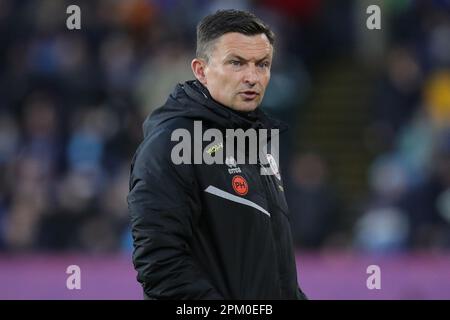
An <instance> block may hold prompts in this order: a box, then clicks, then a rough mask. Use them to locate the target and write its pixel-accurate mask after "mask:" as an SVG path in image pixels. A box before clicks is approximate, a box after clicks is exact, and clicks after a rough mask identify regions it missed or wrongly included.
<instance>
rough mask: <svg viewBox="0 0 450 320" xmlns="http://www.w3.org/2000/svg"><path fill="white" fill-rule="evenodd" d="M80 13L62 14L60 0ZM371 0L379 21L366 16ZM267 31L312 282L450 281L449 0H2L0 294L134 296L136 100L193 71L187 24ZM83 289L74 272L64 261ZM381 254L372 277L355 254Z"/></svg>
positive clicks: (310, 288)
mask: <svg viewBox="0 0 450 320" xmlns="http://www.w3.org/2000/svg"><path fill="white" fill-rule="evenodd" d="M71 4H76V5H78V6H80V8H81V26H82V28H81V30H72V31H70V30H68V29H67V28H66V19H67V17H68V15H67V14H66V8H67V6H69V5H71ZM371 4H377V5H379V6H380V7H381V17H382V23H381V26H382V29H381V30H368V29H367V28H366V19H367V17H368V16H369V15H368V14H366V8H367V7H368V6H369V5H371ZM220 8H236V9H248V10H250V11H252V12H254V13H256V14H257V15H259V16H260V17H262V18H263V19H264V20H265V21H266V22H268V23H269V24H270V25H271V26H272V27H273V28H274V29H275V32H276V34H277V44H276V55H275V62H274V67H273V72H272V80H271V84H270V87H269V89H268V92H267V93H266V97H265V101H264V106H263V107H264V108H265V109H266V111H267V112H268V113H271V114H272V115H274V116H277V117H279V118H281V119H283V120H285V121H286V122H288V124H289V125H290V128H291V129H290V135H289V136H288V137H286V139H285V141H284V143H282V155H281V161H282V169H284V171H283V173H284V179H285V184H286V186H285V189H286V193H287V198H288V202H289V204H290V208H291V213H292V224H293V233H294V236H295V243H296V247H297V250H298V269H299V280H300V283H301V285H302V287H303V289H304V290H305V292H306V293H307V294H308V295H309V296H310V298H312V299H450V1H448V0H433V1H431V0H430V1H425V0H423V1H419V0H415V1H414V0H385V1H381V0H373V1H368V0H362V1H356V0H355V1H347V0H342V1H341V0H340V1H326V0H298V1H295V0H277V1H275V0H252V1H251V0H248V1H206V0H185V1H181V0H180V1H177V0H127V1H125V0H124V1H119V0H98V1H87V0H86V1H78V0H72V1H55V0H21V1H13V0H0V298H1V299H140V298H141V297H142V294H141V290H140V287H139V286H138V284H137V282H136V280H135V272H134V270H133V268H132V263H131V250H132V244H131V236H130V230H129V223H128V212H127V206H126V195H127V192H128V172H129V164H130V160H131V157H132V156H133V152H134V150H135V149H136V147H137V145H138V144H139V142H140V140H141V138H142V133H141V125H142V122H143V120H144V118H145V117H146V116H147V114H148V113H150V112H151V111H152V110H154V109H155V108H156V107H158V106H159V105H161V103H162V102H164V100H165V98H166V97H167V95H168V93H170V92H171V90H172V89H173V87H174V85H175V84H176V83H177V82H181V81H184V80H188V79H191V78H193V76H192V74H191V71H190V67H189V63H190V60H191V59H192V57H193V56H194V52H195V48H194V45H195V25H196V23H197V22H198V21H199V20H200V19H201V18H202V17H203V16H204V15H205V14H207V13H210V12H213V11H215V10H217V9H220ZM72 264H75V265H79V266H80V267H81V276H82V278H81V279H82V280H81V283H82V289H81V290H68V289H67V288H66V279H67V277H68V275H67V274H66V273H65V271H66V268H67V266H69V265H72ZM373 264H376V265H379V266H380V268H381V285H382V287H381V290H368V289H367V287H366V279H367V277H368V276H369V275H368V274H367V273H366V268H367V267H368V266H369V265H373Z"/></svg>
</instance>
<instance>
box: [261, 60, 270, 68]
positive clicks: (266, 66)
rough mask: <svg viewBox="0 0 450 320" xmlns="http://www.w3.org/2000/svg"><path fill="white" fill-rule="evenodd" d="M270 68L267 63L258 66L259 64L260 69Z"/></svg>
mask: <svg viewBox="0 0 450 320" xmlns="http://www.w3.org/2000/svg"><path fill="white" fill-rule="evenodd" d="M269 66H270V63H269V62H267V61H266V62H261V63H260V64H259V67H260V68H268V67H269Z"/></svg>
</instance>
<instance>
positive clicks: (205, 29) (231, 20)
mask: <svg viewBox="0 0 450 320" xmlns="http://www.w3.org/2000/svg"><path fill="white" fill-rule="evenodd" d="M229 32H237V33H242V34H245V35H248V36H254V35H258V34H262V33H264V34H265V35H266V36H267V39H268V40H269V42H270V44H271V45H273V43H274V41H275V35H274V33H273V31H272V30H271V29H270V28H269V27H268V26H267V25H266V24H265V23H264V22H263V21H262V20H260V19H259V18H258V17H256V16H255V15H254V14H253V13H250V12H247V11H241V10H235V9H231V10H219V11H217V12H216V13H213V14H210V15H208V16H206V17H204V18H203V19H202V20H201V21H200V23H199V24H198V25H197V57H198V58H204V59H206V60H208V53H209V51H210V49H211V47H212V44H213V42H214V40H216V39H217V38H219V37H221V36H222V35H224V34H226V33H229Z"/></svg>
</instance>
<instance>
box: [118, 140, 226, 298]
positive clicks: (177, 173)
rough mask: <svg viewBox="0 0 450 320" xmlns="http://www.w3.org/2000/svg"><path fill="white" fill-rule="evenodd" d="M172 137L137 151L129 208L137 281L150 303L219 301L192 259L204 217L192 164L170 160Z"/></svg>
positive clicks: (153, 141)
mask: <svg viewBox="0 0 450 320" xmlns="http://www.w3.org/2000/svg"><path fill="white" fill-rule="evenodd" d="M171 145H172V143H171V141H170V135H169V134H167V133H163V134H160V135H158V136H155V137H154V138H152V139H148V140H147V141H145V142H144V143H143V145H142V146H141V148H140V150H138V152H137V153H136V156H135V159H134V162H133V164H132V169H131V176H130V192H129V195H128V198H127V200H128V208H129V211H130V215H131V226H132V235H133V245H134V251H133V263H134V267H135V269H136V270H137V273H138V275H137V279H138V281H139V282H140V283H141V284H142V286H143V288H144V293H145V296H146V297H147V298H150V299H221V298H222V297H221V295H220V294H219V293H218V292H217V291H216V289H215V288H214V287H213V286H212V284H211V283H210V282H209V280H208V279H207V276H206V275H205V274H204V272H203V271H202V270H201V269H200V268H199V266H198V265H197V264H196V261H195V259H194V258H193V257H192V256H191V253H190V252H191V251H190V247H189V244H190V243H191V239H192V237H193V225H195V220H196V218H197V217H198V215H199V214H200V210H201V207H200V204H199V201H198V200H196V199H198V198H196V191H195V190H196V188H195V179H194V175H193V172H192V170H193V168H192V166H190V165H175V164H173V163H172V161H171V159H170V153H171Z"/></svg>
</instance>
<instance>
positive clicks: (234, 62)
mask: <svg viewBox="0 0 450 320" xmlns="http://www.w3.org/2000/svg"><path fill="white" fill-rule="evenodd" d="M230 63H231V64H232V65H233V66H240V65H241V62H240V61H237V60H231V61H230Z"/></svg>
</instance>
